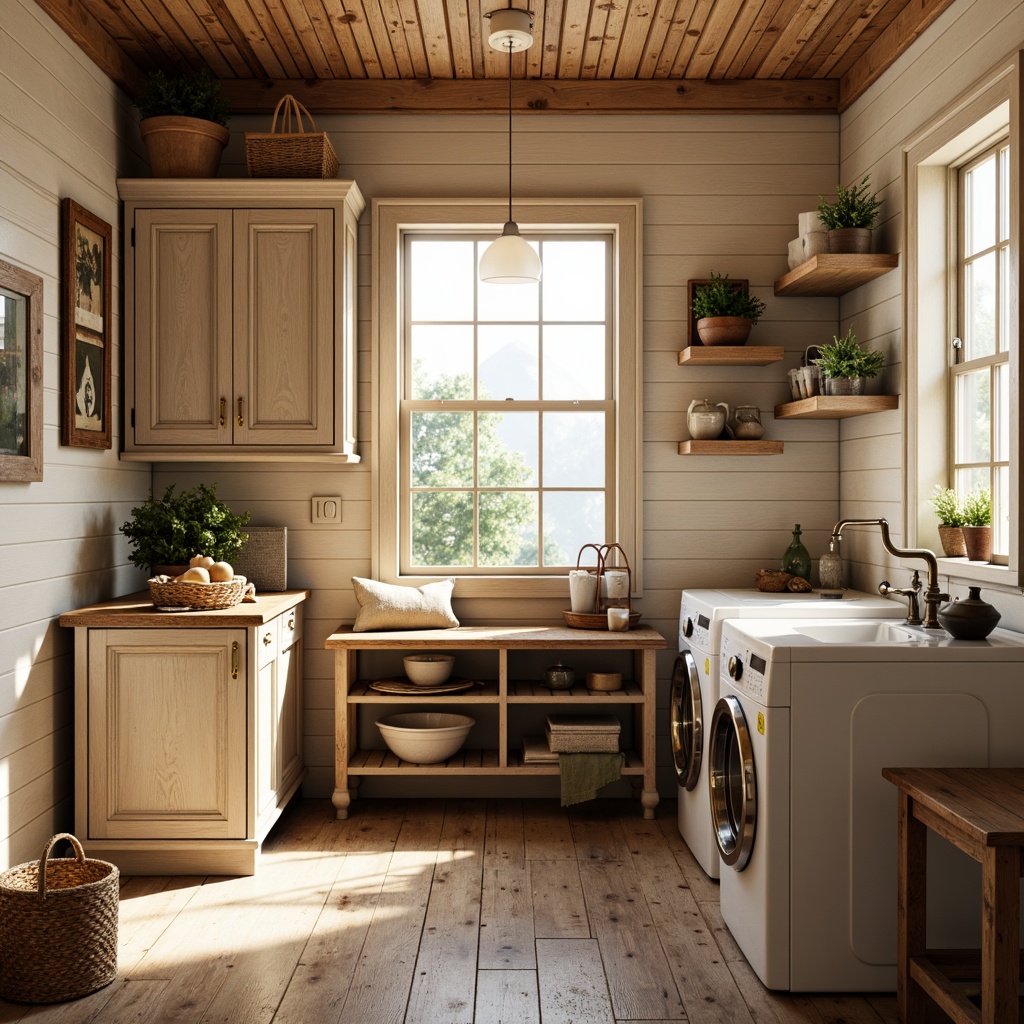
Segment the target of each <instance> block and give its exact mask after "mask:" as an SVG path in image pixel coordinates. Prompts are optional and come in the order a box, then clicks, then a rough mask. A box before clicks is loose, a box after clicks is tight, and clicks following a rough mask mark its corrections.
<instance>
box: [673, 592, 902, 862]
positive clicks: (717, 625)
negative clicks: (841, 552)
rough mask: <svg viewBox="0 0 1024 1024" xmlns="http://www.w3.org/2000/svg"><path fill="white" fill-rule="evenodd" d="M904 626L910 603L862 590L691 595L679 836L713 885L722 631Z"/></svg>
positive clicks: (677, 704) (681, 694)
mask: <svg viewBox="0 0 1024 1024" xmlns="http://www.w3.org/2000/svg"><path fill="white" fill-rule="evenodd" d="M748 617H756V618H773V619H775V618H779V619H786V618H801V619H812V618H813V619H818V618H821V619H853V618H869V617H872V618H888V617H891V618H894V619H898V618H905V617H906V605H905V604H904V603H903V602H900V601H895V600H892V599H890V598H885V597H881V596H880V595H878V594H866V593H863V592H861V591H859V590H841V591H813V592H811V593H809V594H791V593H789V592H786V593H783V594H771V593H765V592H762V591H760V590H753V589H751V590H705V589H693V590H684V591H683V595H682V601H681V602H680V607H679V657H678V658H677V659H676V662H675V665H674V667H673V670H672V687H671V693H670V700H669V720H670V726H669V728H670V735H671V745H672V758H673V763H674V766H675V771H676V777H677V779H678V783H679V799H678V822H679V832H680V834H681V835H682V837H683V840H684V841H685V842H686V845H687V846H688V847H689V849H690V852H691V853H692V854H693V856H694V858H695V859H696V861H697V863H698V864H699V865H700V866H701V868H702V869H703V871H704V873H705V874H706V875H708V876H709V877H710V878H718V877H719V870H720V868H719V859H718V844H717V842H716V841H715V833H714V830H713V828H712V826H711V814H710V810H709V807H710V805H709V798H708V773H707V737H708V727H709V726H710V724H711V716H712V714H713V713H714V710H715V704H716V703H717V702H718V673H719V665H718V654H719V645H720V643H721V635H722V623H723V622H724V621H725V620H726V619H730V618H748Z"/></svg>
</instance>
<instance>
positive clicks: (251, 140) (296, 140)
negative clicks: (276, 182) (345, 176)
mask: <svg viewBox="0 0 1024 1024" xmlns="http://www.w3.org/2000/svg"><path fill="white" fill-rule="evenodd" d="M279 116H280V117H281V130H280V131H278V130H277V119H278V117H279ZM303 117H305V118H306V120H308V121H309V127H310V130H309V131H306V130H305V129H304V127H303V121H302V119H303ZM293 129H294V130H293ZM315 129H316V125H315V124H314V123H313V118H312V117H311V116H310V113H309V111H308V110H307V109H306V108H305V107H304V106H303V105H302V104H301V103H300V102H299V101H298V100H297V99H296V98H295V97H294V96H292V95H291V94H290V93H286V94H285V95H284V96H282V97H281V99H280V100H279V101H278V104H277V106H276V107H275V108H274V119H273V121H272V122H271V124H270V131H269V132H246V133H245V164H246V167H247V169H248V171H249V177H250V178H336V177H337V176H338V157H337V154H336V153H335V152H334V147H333V146H332V145H331V140H330V139H329V138H327V132H318V131H316V130H315Z"/></svg>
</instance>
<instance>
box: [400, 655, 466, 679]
mask: <svg viewBox="0 0 1024 1024" xmlns="http://www.w3.org/2000/svg"><path fill="white" fill-rule="evenodd" d="M402 664H403V665H404V666H405V674H406V675H407V676H408V677H409V681H410V682H411V683H414V684H415V685H416V686H440V685H441V684H442V683H446V682H447V681H448V677H449V676H450V675H451V674H452V667H453V666H454V665H455V657H454V655H451V654H410V655H408V656H407V657H405V658H403V659H402Z"/></svg>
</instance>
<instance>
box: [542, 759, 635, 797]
mask: <svg viewBox="0 0 1024 1024" xmlns="http://www.w3.org/2000/svg"><path fill="white" fill-rule="evenodd" d="M625 763H626V755H625V754H622V753H615V754H559V755H558V770H559V772H560V773H561V776H562V806H563V807H568V806H569V805H570V804H581V803H583V801H584V800H593V799H594V798H595V797H596V796H597V791H598V790H599V789H600V788H601V787H602V786H607V785H608V784H609V783H610V782H615V781H616V780H617V779H619V778H621V776H622V766H623V765H624V764H625Z"/></svg>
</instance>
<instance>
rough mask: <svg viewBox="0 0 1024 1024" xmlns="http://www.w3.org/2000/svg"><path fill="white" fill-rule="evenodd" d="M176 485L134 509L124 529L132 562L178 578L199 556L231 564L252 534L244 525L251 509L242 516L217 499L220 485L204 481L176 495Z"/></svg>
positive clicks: (139, 566) (149, 570) (142, 567)
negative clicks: (131, 546)
mask: <svg viewBox="0 0 1024 1024" xmlns="http://www.w3.org/2000/svg"><path fill="white" fill-rule="evenodd" d="M174 486H175V485H174V484H171V485H170V486H169V487H168V488H167V490H166V491H164V496H163V497H162V498H157V497H155V496H154V494H153V493H152V491H151V492H150V495H149V498H147V499H146V501H145V502H143V504H141V505H139V506H138V508H133V509H132V516H133V517H134V518H133V519H131V520H130V521H129V522H127V523H125V524H124V525H123V526H122V527H121V532H122V533H123V534H124V535H125V536H126V537H127V538H128V540H129V541H131V543H132V545H133V548H134V550H133V551H132V552H131V554H129V556H128V561H129V562H131V563H132V565H135V566H137V567H138V568H140V569H144V570H146V571H147V572H150V573H152V574H153V575H159V574H160V573H161V572H166V574H167V575H168V576H177V575H179V574H180V573H182V572H184V570H185V569H186V568H187V567H188V564H189V561H190V560H191V558H192V557H193V555H208V556H209V557H211V558H212V559H213V560H214V561H215V562H230V561H231V559H232V557H233V556H234V555H236V554H237V553H238V551H239V549H240V548H241V547H242V545H243V544H244V543H245V542H246V541H247V540H248V539H249V535H248V534H247V533H245V532H244V530H243V529H242V528H243V527H244V526H245V525H246V523H248V522H249V513H248V512H245V513H243V514H242V515H236V514H235V513H234V512H232V511H231V509H230V508H228V506H227V505H226V504H225V503H224V502H223V501H221V500H220V499H219V498H218V497H217V485H216V484H214V485H213V486H212V487H207V486H206V484H199V486H198V487H194V488H192V489H191V490H187V491H182V492H181V493H180V494H175V493H174Z"/></svg>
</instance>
